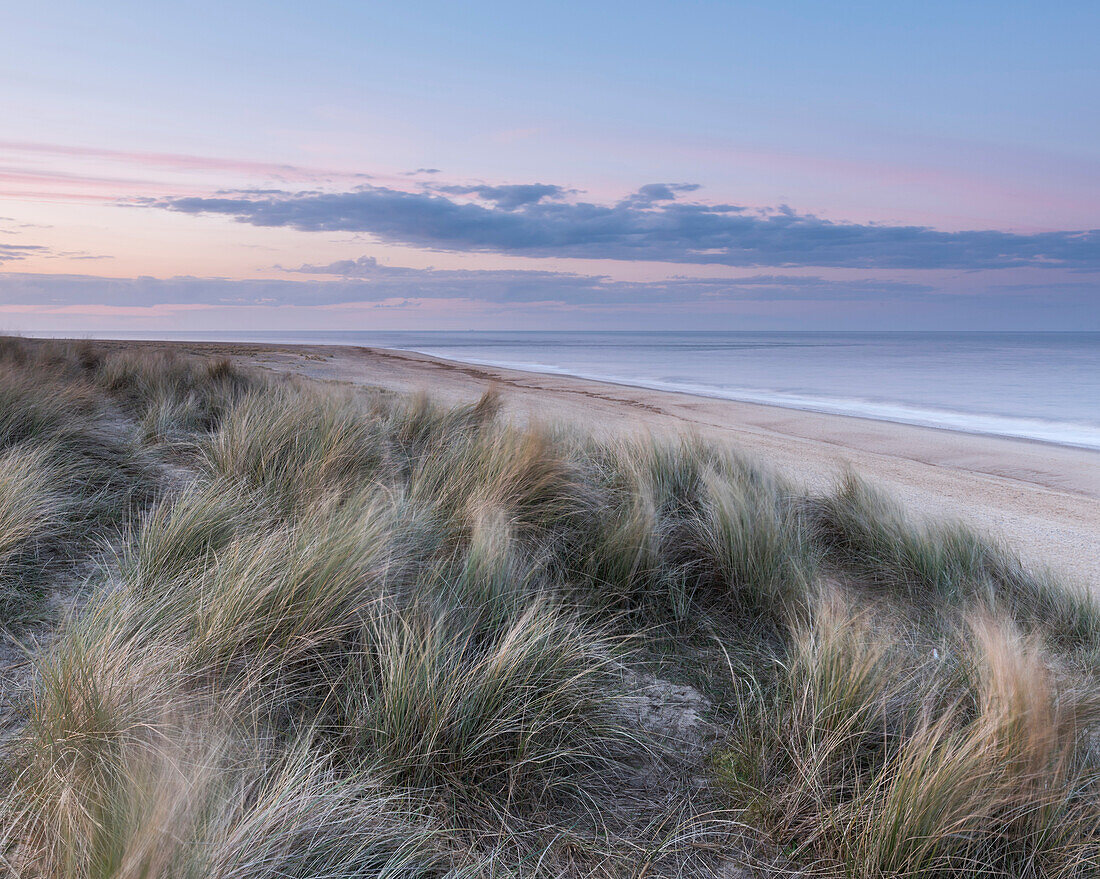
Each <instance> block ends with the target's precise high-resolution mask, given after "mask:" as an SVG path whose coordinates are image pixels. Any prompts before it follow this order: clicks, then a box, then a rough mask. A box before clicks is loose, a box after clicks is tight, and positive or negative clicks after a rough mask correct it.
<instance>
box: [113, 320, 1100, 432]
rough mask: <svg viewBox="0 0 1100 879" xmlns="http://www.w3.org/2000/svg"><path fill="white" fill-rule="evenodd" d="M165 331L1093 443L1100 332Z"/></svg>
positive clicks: (1099, 396)
mask: <svg viewBox="0 0 1100 879" xmlns="http://www.w3.org/2000/svg"><path fill="white" fill-rule="evenodd" d="M165 337H166V338H189V339H208V340H225V341H228V340H239V341H261V342H298V343H318V344H345V345H364V346H371V347H383V348H394V349H400V350H406V351H417V352H421V353H424V354H430V355H435V356H438V357H445V358H447V359H450V360H459V361H463V362H466V363H474V364H485V365H492V366H504V367H511V368H515V369H524V370H531V371H534V372H542V373H552V374H560V375H574V376H581V377H584V378H591V379H599V380H601V381H607V382H614V383H618V384H623V385H633V386H638V387H644V388H654V389H658V390H670V391H681V392H685V393H689V394H698V395H701V396H706V397H717V398H722V399H729V400H743V401H747V402H753V403H766V404H769V405H773V406H785V407H789V408H792V409H805V410H810V411H814V412H830V413H835V414H839V415H854V416H859V417H861V418H873V419H878V420H883V421H895V422H901V423H904V424H919V425H925V426H929V427H938V428H946V429H949V430H957V431H965V432H969V433H982V434H992V435H998V436H1011V437H1022V438H1025V439H1030V440H1036V441H1041V442H1047V443H1056V444H1060V445H1068V446H1079V447H1083V448H1089V449H1100V333H977V332H966V333H963V332H892V333H880V332H860V333H855V332H850V333H829V332H820V333H818V332H513V331H508V332H505V331H499V332H497V331H485V332H482V331H476V332H370V331H365V332H255V333H248V332H223V333H205V334H204V333H180V334H178V335H175V336H173V335H171V334H167V335H166V336H165ZM116 338H117V336H116Z"/></svg>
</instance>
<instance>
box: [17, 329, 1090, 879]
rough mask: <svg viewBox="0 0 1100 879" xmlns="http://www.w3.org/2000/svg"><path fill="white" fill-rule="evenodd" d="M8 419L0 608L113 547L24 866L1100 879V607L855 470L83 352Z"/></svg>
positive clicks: (35, 381) (34, 753)
mask: <svg viewBox="0 0 1100 879" xmlns="http://www.w3.org/2000/svg"><path fill="white" fill-rule="evenodd" d="M5 395H6V396H5ZM2 401H7V404H6V405H5V407H4V409H3V410H0V589H2V590H3V592H2V593H0V610H2V612H3V613H5V614H9V616H10V615H11V614H15V613H21V612H24V610H25V608H26V607H27V606H28V603H30V604H33V601H34V597H33V596H34V591H35V589H37V588H38V587H36V586H34V584H35V583H38V582H47V581H48V580H49V577H50V576H52V571H53V567H51V565H52V564H54V562H55V561H56V560H57V559H76V558H78V557H80V555H81V553H83V554H84V555H85V556H86V555H87V554H88V552H89V550H88V547H87V542H86V538H83V537H82V535H83V534H84V532H86V531H88V532H89V533H90V534H91V535H92V536H93V537H94V536H95V535H100V536H101V537H102V536H103V535H105V534H106V533H107V530H106V528H105V526H106V525H107V524H108V523H111V524H116V525H118V526H119V528H120V531H119V537H118V539H117V541H116V543H117V558H115V559H114V560H113V561H111V562H110V563H109V565H108V566H107V569H106V571H105V573H104V574H103V576H102V577H101V580H102V581H103V583H102V586H101V588H100V589H99V591H98V592H97V593H96V594H95V595H94V596H92V598H91V600H90V601H89V602H88V604H87V606H85V607H84V608H83V609H82V610H81V611H80V613H79V614H77V615H76V616H75V617H74V618H73V619H72V620H71V621H69V622H68V623H67V624H66V625H65V626H64V627H63V629H62V630H61V631H60V632H59V633H58V635H57V637H56V638H55V640H54V642H53V644H52V646H51V647H50V649H49V650H48V651H47V652H46V653H45V655H43V656H42V657H41V659H40V660H39V662H38V663H37V667H36V674H37V678H36V683H35V687H34V697H33V702H32V704H30V705H28V706H27V707H26V715H27V720H26V726H25V729H24V730H23V731H22V733H21V735H20V736H19V738H18V740H17V741H16V742H15V743H14V745H13V746H12V748H11V749H10V753H8V755H7V761H6V764H5V766H4V771H5V776H4V777H5V782H6V784H7V791H6V794H7V796H6V798H5V800H4V803H5V805H4V806H3V808H2V809H0V857H3V858H6V859H7V861H6V862H4V863H5V866H7V867H8V869H9V871H10V872H12V873H13V875H16V876H20V877H26V879H30V877H35V879H47V877H48V879H107V877H118V879H122V877H127V879H129V877H135V879H136V877H142V879H159V877H169V876H171V877H175V876H183V877H196V879H197V877H200V876H202V877H205V876H224V877H251V876H258V877H267V876H270V877H272V879H274V877H277V876H278V877H282V876H297V877H318V879H320V877H330V876H331V877H376V876H377V877H381V876H387V877H414V876H415V877H421V876H423V877H429V876H431V877H435V876H453V877H457V876H460V875H462V876H474V875H479V876H480V875H486V876H547V877H549V876H578V877H580V876H590V875H606V876H625V875H639V876H640V875H646V876H648V877H651V879H652V877H655V876H669V877H673V876H676V877H679V876H699V877H702V876H709V875H714V874H715V873H718V874H719V875H720V874H721V872H720V871H721V870H723V869H726V868H727V867H730V866H731V865H732V864H734V863H737V862H739V861H740V860H742V859H743V857H742V856H743V855H744V848H745V847H746V846H747V847H748V848H749V849H751V851H752V853H753V854H754V855H755V857H756V861H755V863H756V864H757V866H759V867H760V869H763V865H766V864H776V863H779V864H781V865H783V866H784V867H794V868H798V869H805V870H807V871H808V872H811V873H813V874H814V875H826V876H838V877H839V876H849V877H867V879H872V877H887V876H913V877H940V876H944V877H946V876H975V877H976V876H983V877H985V876H1027V877H1030V876H1035V877H1040V876H1043V877H1059V879H1062V877H1065V879H1069V877H1075V879H1076V877H1085V876H1090V875H1096V873H1097V871H1098V869H1100V860H1098V859H1100V850H1098V844H1097V839H1100V749H1098V747H1097V744H1096V743H1097V741H1098V739H1097V736H1098V735H1100V707H1098V706H1100V698H1098V696H1097V693H1098V692H1100V672H1098V670H1097V667H1096V661H1095V657H1096V655H1098V651H1100V611H1098V609H1097V605H1096V603H1095V602H1094V601H1093V600H1092V599H1091V598H1089V597H1087V596H1085V595H1083V594H1080V593H1076V592H1073V591H1072V590H1070V589H1069V588H1067V587H1064V586H1062V585H1060V584H1058V583H1056V582H1054V581H1053V580H1052V579H1051V578H1050V577H1048V576H1047V575H1044V574H1042V573H1041V572H1034V571H1031V570H1028V569H1027V568H1026V567H1025V566H1023V565H1022V564H1021V563H1020V562H1019V561H1018V560H1016V559H1015V558H1014V556H1013V555H1012V553H1011V552H1010V551H1008V550H1007V549H1006V548H1003V547H1000V546H997V545H996V544H994V543H991V542H990V541H989V540H987V539H985V538H983V537H981V536H979V535H977V534H975V533H973V532H971V531H970V530H968V529H966V528H964V527H962V526H958V525H950V524H943V523H937V522H913V521H911V520H910V519H909V518H908V517H906V515H905V514H904V513H903V511H901V510H900V509H899V508H898V507H897V506H896V505H894V504H893V503H892V502H890V501H889V500H888V499H885V498H883V497H882V496H880V495H879V494H878V493H877V492H875V491H874V490H873V489H871V488H870V487H868V486H866V485H864V484H863V483H861V482H860V481H859V480H858V479H856V478H855V477H847V478H845V479H844V480H842V481H841V483H840V484H839V485H838V486H837V488H836V490H835V491H833V492H831V493H827V494H825V495H819V496H811V495H808V494H807V493H806V492H805V491H803V490H802V489H800V488H799V487H798V486H797V485H794V484H790V483H788V482H785V481H784V480H781V479H779V478H778V477H776V476H775V475H774V474H771V473H769V472H767V471H765V470H763V469H761V468H759V467H757V466H756V465H754V464H753V463H752V462H751V461H748V460H746V459H744V458H742V457H740V456H739V455H737V454H734V453H733V452H731V451H730V450H727V449H723V448H718V447H716V446H714V445H711V444H708V443H706V442H703V441H701V440H698V439H686V438H685V439H671V440H658V439H653V438H649V439H640V438H624V439H618V440H611V441H603V442H600V443H596V442H595V441H593V440H592V439H591V438H589V437H586V436H584V435H582V434H580V433H579V432H577V431H575V430H567V429H564V428H562V427H560V426H553V425H550V426H539V425H533V424H530V425H520V424H516V423H513V422H511V421H508V420H507V419H504V418H502V417H501V415H500V408H501V404H500V399H499V398H498V397H497V396H495V395H494V394H487V395H486V396H485V397H483V398H482V399H481V400H480V401H477V402H475V403H471V404H469V405H465V406H459V407H454V408H446V407H442V406H439V405H437V404H435V403H433V402H431V401H430V400H429V399H428V398H426V397H418V398H408V399H405V398H397V399H393V398H386V397H384V396H382V395H370V394H352V393H349V392H339V393H336V392H328V391H325V390H323V389H320V388H318V387H315V386H310V385H306V384H302V383H294V382H290V381H276V380H274V379H269V378H264V377H263V376H262V375H260V374H257V373H254V372H249V371H246V370H242V369H240V368H238V367H237V366H235V365H234V364H233V363H231V362H229V361H212V360H203V359H200V358H189V357H184V356H182V355H178V356H177V355H167V354H163V353H157V352H155V351H147V350H133V351H126V350H122V351H119V350H108V349H105V348H101V347H98V346H96V345H94V344H84V345H69V346H65V345H50V344H38V343H30V342H3V341H0V402H2ZM136 460H141V461H145V462H146V463H147V464H148V466H146V467H144V468H142V467H138V466H137V465H135V463H134V462H135V461H136ZM157 468H161V469H159V470H158V469H157ZM150 473H161V474H162V477H163V478H162V479H161V484H160V490H159V497H158V499H157V500H156V502H155V503H148V500H149V497H150V496H151V495H152V494H153V493H154V492H153V491H152V490H151V489H150V487H149V484H148V483H149V480H150V476H149V474H150ZM89 526H90V528H89ZM82 539H84V540H85V542H84V543H82V542H81V540H82ZM36 578H38V579H37V580H36ZM5 601H6V602H9V603H8V604H4V603H3V602H5ZM19 608H23V610H19ZM700 645H704V646H700ZM664 674H668V675H669V676H670V678H672V677H674V678H675V679H676V681H682V680H692V681H697V682H701V683H700V686H701V687H703V689H705V690H706V691H707V694H709V696H708V695H706V694H703V693H701V692H699V691H696V690H693V689H691V688H689V687H686V686H685V685H682V684H679V683H675V684H674V683H673V682H672V681H671V680H666V679H664V678H662V677H660V675H664ZM731 678H732V680H731ZM730 693H735V694H736V696H733V697H731V696H729V694H730ZM666 697H667V699H666ZM677 699H679V700H680V701H679V702H676V700H677ZM666 701H667V702H668V704H666ZM674 705H681V706H683V707H679V708H674V707H673V706H674ZM677 711H679V712H680V713H681V714H682V715H683V716H682V717H680V716H670V713H674V712H677ZM708 755H709V757H710V760H709V761H707V760H706V759H705V758H706V757H707V756H708Z"/></svg>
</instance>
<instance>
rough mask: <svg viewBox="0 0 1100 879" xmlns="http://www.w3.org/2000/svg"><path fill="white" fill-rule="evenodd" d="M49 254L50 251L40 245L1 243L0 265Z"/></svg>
mask: <svg viewBox="0 0 1100 879" xmlns="http://www.w3.org/2000/svg"><path fill="white" fill-rule="evenodd" d="M48 253H50V249H49V248H48V247H43V246H42V245H40V244H4V243H2V242H0V264H3V263H5V262H13V261H15V260H18V259H26V258H27V257H28V256H42V255H45V254H48Z"/></svg>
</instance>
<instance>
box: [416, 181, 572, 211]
mask: <svg viewBox="0 0 1100 879" xmlns="http://www.w3.org/2000/svg"><path fill="white" fill-rule="evenodd" d="M433 189H434V190H435V191H436V192H446V193H449V194H451V195H476V196H478V198H481V199H484V200H485V201H491V202H493V203H494V204H495V205H496V206H497V207H498V208H500V209H502V210H505V211H514V210H515V209H516V208H521V207H524V206H525V205H532V204H538V203H539V202H540V201H542V200H543V199H544V198H561V197H562V196H564V195H565V194H566V193H567V191H568V190H565V189H563V188H562V187H560V186H554V185H553V184H550V183H522V184H517V185H511V186H508V185H506V186H485V185H481V186H436V187H433Z"/></svg>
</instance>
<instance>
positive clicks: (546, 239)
mask: <svg viewBox="0 0 1100 879" xmlns="http://www.w3.org/2000/svg"><path fill="white" fill-rule="evenodd" d="M695 189H696V186H695V184H683V183H680V184H668V183H664V184H647V185H646V186H644V187H642V188H641V189H639V190H638V191H637V192H635V193H633V194H632V195H630V196H628V197H626V198H624V199H622V200H621V201H619V202H616V203H614V204H594V203H590V202H584V201H563V200H561V196H562V195H563V194H564V193H566V192H568V190H564V189H562V188H561V187H557V186H553V185H551V184H529V185H525V186H501V187H491V186H485V187H476V186H475V187H461V188H460V189H444V188H441V187H435V188H433V189H430V190H428V191H423V192H406V191H402V190H398V189H391V188H388V187H385V186H375V185H364V186H361V187H358V188H356V189H354V190H351V191H347V192H321V191H311V192H284V191H278V192H272V191H250V190H243V191H239V192H235V193H227V194H225V195H223V196H220V197H213V198H205V197H178V198H166V199H161V200H159V201H152V202H148V203H147V204H149V205H150V206H155V207H160V208H165V209H168V210H172V211H177V212H182V213H190V214H222V215H226V216H231V217H235V218H236V219H237V220H239V221H240V222H242V223H250V224H252V225H256V226H286V227H291V228H294V229H300V230H305V231H317V232H332V231H346V232H366V233H370V234H371V235H373V236H375V237H376V238H377V239H379V240H380V241H383V242H387V243H394V244H403V245H411V246H414V247H421V248H428V249H433V250H442V251H461V252H477V253H500V254H513V255H521V256H529V257H557V258H578V259H613V260H645V261H657V262H670V263H692V264H714V265H726V266H741V267H762V266H775V267H794V266H807V267H809V266H813V267H846V268H868V269H945V268H951V269H987V268H1009V267H1018V266H1037V267H1061V268H1083V269H1088V270H1097V269H1100V230H1093V231H1085V232H1043V233H1036V234H1018V233H1012V232H1003V231H996V230H975V231H964V232H944V231H939V230H936V229H931V228H928V227H924V226H893V225H884V224H882V225H880V224H860V223H837V222H832V221H829V220H824V219H821V218H819V217H816V216H813V215H811V214H800V213H798V212H796V211H793V210H791V209H790V208H786V207H780V208H775V209H766V210H754V209H749V208H746V207H744V206H740V205H732V204H706V203H702V202H698V201H682V200H680V199H679V198H677V196H680V195H683V194H684V193H688V192H693V191H695ZM458 194H473V195H478V196H479V197H480V198H481V199H482V201H480V202H470V201H464V200H455V199H454V198H451V197H449V196H451V195H458Z"/></svg>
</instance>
